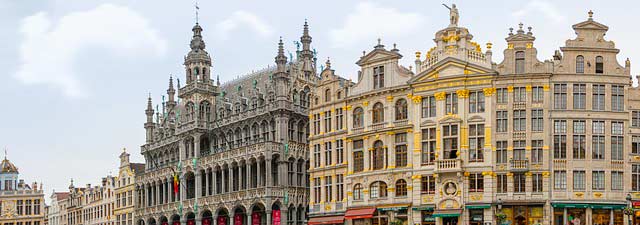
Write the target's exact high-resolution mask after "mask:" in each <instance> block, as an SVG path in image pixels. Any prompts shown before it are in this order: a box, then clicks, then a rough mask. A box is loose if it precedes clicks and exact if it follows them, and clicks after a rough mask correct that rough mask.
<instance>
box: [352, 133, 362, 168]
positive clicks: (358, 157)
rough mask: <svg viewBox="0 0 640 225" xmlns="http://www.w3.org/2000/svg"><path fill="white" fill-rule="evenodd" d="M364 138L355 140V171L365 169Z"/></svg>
mask: <svg viewBox="0 0 640 225" xmlns="http://www.w3.org/2000/svg"><path fill="white" fill-rule="evenodd" d="M363 147H364V146H363V142H362V140H357V141H353V171H354V172H362V171H363V170H364V152H363V150H364V149H363Z"/></svg>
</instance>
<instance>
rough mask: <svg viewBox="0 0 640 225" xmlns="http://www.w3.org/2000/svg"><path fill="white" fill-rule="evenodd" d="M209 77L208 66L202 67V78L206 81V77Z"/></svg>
mask: <svg viewBox="0 0 640 225" xmlns="http://www.w3.org/2000/svg"><path fill="white" fill-rule="evenodd" d="M206 77H207V68H206V67H202V77H201V80H203V81H206V80H205V78H206Z"/></svg>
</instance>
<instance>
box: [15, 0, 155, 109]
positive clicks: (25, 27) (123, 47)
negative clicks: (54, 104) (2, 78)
mask: <svg viewBox="0 0 640 225" xmlns="http://www.w3.org/2000/svg"><path fill="white" fill-rule="evenodd" d="M20 32H21V33H22V35H23V42H22V43H21V45H20V49H19V53H20V63H21V65H19V69H18V71H17V73H16V74H14V76H15V78H17V79H18V80H20V81H22V82H23V83H25V84H45V85H49V86H51V87H54V88H58V89H61V90H62V91H63V93H64V95H66V96H68V97H86V96H87V95H88V94H89V93H88V88H86V85H84V84H82V83H81V82H80V79H78V75H81V74H80V73H78V71H75V70H74V61H76V60H77V59H78V58H79V57H81V56H82V55H81V54H80V52H81V51H82V50H84V49H87V48H90V47H99V48H101V49H107V50H108V51H109V52H112V53H115V54H119V55H125V56H128V55H135V54H143V55H164V54H165V52H166V45H167V44H166V41H165V40H164V39H163V38H161V37H160V36H159V35H158V33H157V31H156V30H154V29H152V28H151V27H150V26H149V24H148V22H147V20H146V19H145V18H144V17H142V16H141V15H139V14H138V13H136V12H135V11H133V10H131V9H129V8H126V7H122V6H117V5H112V4H103V5H100V6H98V7H96V8H94V9H91V10H88V11H83V12H73V13H69V14H67V15H65V16H63V17H61V18H60V19H59V20H57V21H54V20H52V19H51V18H50V17H49V15H48V14H47V13H46V12H39V13H36V14H34V15H31V16H29V17H26V18H24V19H23V21H22V24H21V28H20ZM95 63H99V62H95ZM82 75H85V76H86V75H88V74H86V73H85V74H82Z"/></svg>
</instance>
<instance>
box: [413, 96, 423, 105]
mask: <svg viewBox="0 0 640 225" xmlns="http://www.w3.org/2000/svg"><path fill="white" fill-rule="evenodd" d="M411 100H413V103H415V104H418V103H420V102H422V96H420V95H415V96H413V97H412V98H411Z"/></svg>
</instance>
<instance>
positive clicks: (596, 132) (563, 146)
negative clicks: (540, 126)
mask: <svg viewBox="0 0 640 225" xmlns="http://www.w3.org/2000/svg"><path fill="white" fill-rule="evenodd" d="M572 123H573V135H571V137H572V141H573V142H572V144H573V149H572V153H573V158H574V159H586V158H587V144H586V142H587V137H588V135H586V134H585V130H586V121H585V120H574V121H572ZM591 124H592V125H591V128H592V132H591V133H592V135H590V136H591V154H590V155H591V159H598V160H603V159H605V137H608V138H609V140H610V141H609V143H610V145H611V160H623V158H624V122H622V121H611V135H605V121H592V122H591ZM568 136H569V135H567V120H554V121H553V157H554V158H555V159H566V158H567V137H568Z"/></svg>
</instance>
